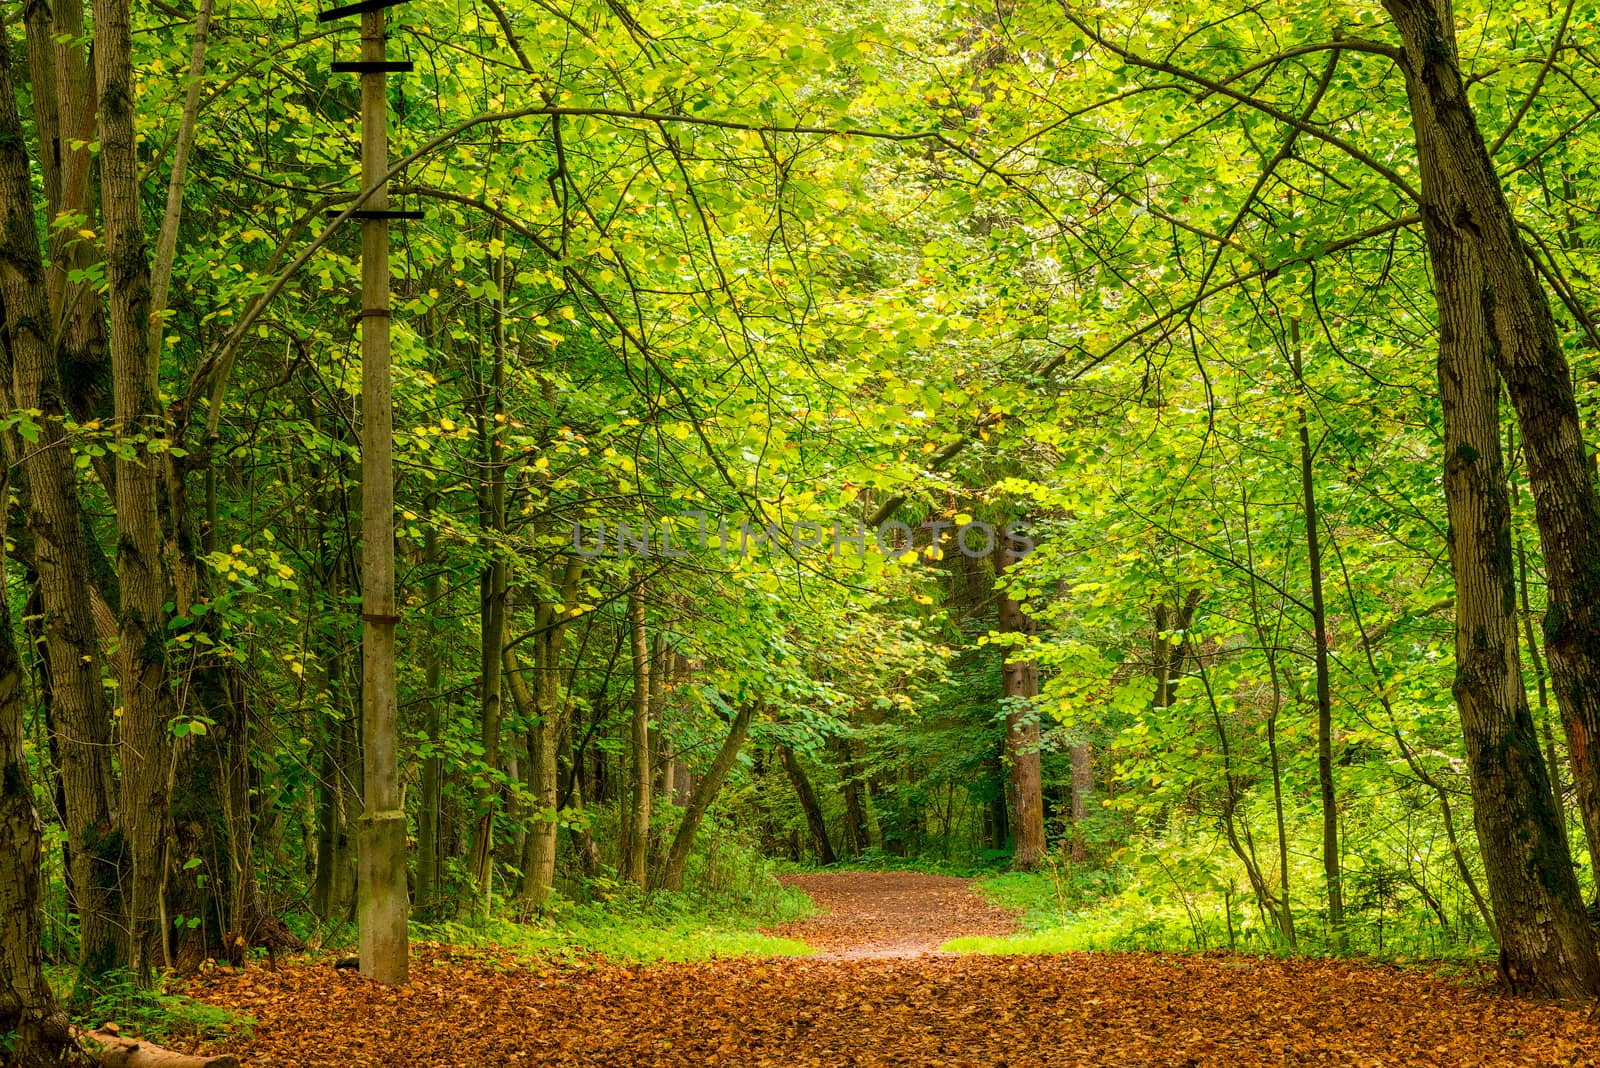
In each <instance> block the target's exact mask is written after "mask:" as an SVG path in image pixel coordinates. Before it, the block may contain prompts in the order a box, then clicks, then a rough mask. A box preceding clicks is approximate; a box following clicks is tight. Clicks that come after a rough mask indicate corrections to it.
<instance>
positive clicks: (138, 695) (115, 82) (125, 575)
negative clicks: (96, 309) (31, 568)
mask: <svg viewBox="0 0 1600 1068" xmlns="http://www.w3.org/2000/svg"><path fill="white" fill-rule="evenodd" d="M94 34H95V43H94V67H95V86H96V89H97V92H98V99H99V123H98V125H99V132H100V207H101V214H102V216H103V219H104V224H105V246H106V282H107V292H108V293H109V305H110V311H111V366H112V380H113V384H112V399H113V408H114V412H115V417H116V421H117V425H118V427H119V428H120V432H121V434H122V436H123V438H124V440H126V441H129V442H130V446H129V447H128V448H126V449H123V450H119V452H118V456H117V463H116V505H117V574H118V577H119V579H120V581H121V588H122V606H121V618H120V620H119V624H120V626H119V628H118V641H119V648H120V649H121V656H122V660H123V665H124V668H125V673H124V676H123V678H122V680H121V681H122V690H121V698H122V721H121V727H122V746H121V748H120V755H121V763H122V823H123V828H124V832H125V834H126V835H127V840H128V847H129V850H128V851H129V860H130V862H131V863H130V870H129V871H128V873H127V875H126V877H125V882H124V885H125V887H126V891H125V893H126V899H127V930H128V967H129V968H130V969H131V970H132V972H133V975H134V977H135V979H136V981H139V982H148V981H149V980H150V979H151V978H152V976H153V974H154V971H155V969H156V968H158V967H161V966H163V965H167V964H170V963H171V962H170V960H169V959H168V956H167V952H166V948H167V947H166V935H167V932H166V930H165V926H164V924H163V922H162V921H163V916H164V912H165V910H164V905H163V902H162V900H161V895H162V892H163V888H164V886H165V882H166V874H167V863H168V857H167V846H168V844H169V841H170V838H171V835H170V812H169V808H168V806H169V803H170V798H169V797H168V793H167V792H168V783H169V781H170V779H171V776H172V769H171V768H170V767H169V765H170V763H171V759H172V735H171V728H172V724H171V720H172V716H173V711H174V709H173V703H172V694H171V690H170V689H169V688H168V685H167V682H168V679H167V642H166V637H167V634H166V622H167V612H168V608H167V606H168V604H169V603H170V602H171V600H172V582H171V578H170V576H169V574H168V572H167V563H166V555H165V552H164V546H165V540H166V539H165V538H164V537H163V536H162V527H161V519H160V515H159V513H158V511H157V507H158V502H157V481H158V474H159V471H160V466H161V460H162V458H161V457H160V456H159V455H158V450H157V447H156V446H157V442H159V441H160V440H161V439H162V438H163V437H164V435H165V428H164V426H163V420H162V418H161V415H160V411H159V407H158V404H157V401H156V384H155V382H154V380H153V378H152V376H151V374H150V363H149V359H148V350H147V348H146V343H147V341H148V338H149V329H150V264H149V260H148V258H147V256H146V249H145V238H144V227H143V223H142V221H141V219H140V216H139V211H140V202H139V159H138V146H137V142H136V139H135V133H134V112H133V101H134V95H133V94H134V86H133V58H132V48H133V36H132V34H133V27H132V23H131V16H130V10H129V2H128V0H95V4H94ZM141 438H143V439H144V441H143V443H142V444H137V443H139V442H140V439H141Z"/></svg>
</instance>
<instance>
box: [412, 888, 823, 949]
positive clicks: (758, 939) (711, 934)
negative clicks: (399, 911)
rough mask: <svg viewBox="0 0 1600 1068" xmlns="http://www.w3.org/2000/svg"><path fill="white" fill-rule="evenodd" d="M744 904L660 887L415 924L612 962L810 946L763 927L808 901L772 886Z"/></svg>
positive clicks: (460, 937)
mask: <svg viewBox="0 0 1600 1068" xmlns="http://www.w3.org/2000/svg"><path fill="white" fill-rule="evenodd" d="M774 887H775V888H774V889H772V890H771V891H769V892H767V893H765V894H763V895H762V899H761V900H757V901H751V902H726V903H721V904H707V903H705V902H704V901H703V900H697V899H694V898H691V897H690V896H688V895H683V894H672V893H667V892H662V891H657V892H656V893H654V894H652V895H650V897H649V898H647V899H643V900H641V899H640V898H639V897H638V896H637V895H634V894H629V893H617V894H614V895H612V896H610V899H609V900H603V901H594V902H588V903H574V902H570V901H561V900H558V901H556V902H555V904H554V906H553V907H552V908H551V909H550V910H548V912H547V914H546V915H545V916H544V917H543V918H541V919H539V920H536V921H532V922H528V923H518V922H516V921H513V920H510V919H505V918H500V917H496V918H494V919H490V920H485V921H473V922H470V923H462V922H448V923H437V924H425V925H424V924H417V925H414V927H413V935H414V937H415V938H417V939H418V940H421V941H432V942H446V943H449V944H451V945H458V946H495V947H500V948H505V949H511V950H513V951H516V952H524V953H527V954H529V955H530V956H557V957H574V958H576V957H588V956H594V955H600V956H603V957H606V958H608V959H611V960H618V961H693V960H712V959H717V958H723V957H746V956H769V957H794V956H804V955H806V954H808V953H811V952H812V949H811V947H810V946H807V945H806V944H805V943H804V942H800V941H797V940H795V939H792V938H780V937H778V936H775V935H770V934H766V933H764V932H763V931H762V930H761V928H763V927H777V926H781V925H783V924H785V923H790V922H792V921H794V920H798V919H800V918H802V917H804V916H806V915H808V914H809V913H810V912H811V909H812V904H811V899H810V898H808V897H806V895H805V894H803V893H801V892H800V891H798V890H790V889H787V888H782V887H776V884H774Z"/></svg>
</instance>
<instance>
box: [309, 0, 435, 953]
mask: <svg viewBox="0 0 1600 1068" xmlns="http://www.w3.org/2000/svg"><path fill="white" fill-rule="evenodd" d="M399 2H400V0H363V2H361V3H356V4H351V5H348V6H346V7H340V8H335V9H333V10H331V11H324V12H322V13H320V14H319V16H318V18H319V19H320V20H321V21H323V22H330V21H332V20H334V19H337V18H344V17H346V16H350V15H359V16H360V17H361V59H360V61H359V62H356V63H335V64H334V65H333V69H334V70H335V71H348V72H351V73H358V74H360V75H361V187H362V189H364V190H365V189H372V188H374V187H376V191H375V192H374V193H373V194H372V195H371V196H370V197H368V198H367V201H366V203H365V204H363V205H362V206H361V209H360V210H358V211H357V212H356V213H355V216H356V218H358V219H360V220H361V314H360V321H361V653H362V675H361V773H362V805H363V810H362V814H361V831H360V836H359V840H358V847H357V848H358V858H359V859H358V865H357V872H358V876H357V877H358V883H359V885H358V888H357V893H358V895H359V905H358V910H357V920H358V923H359V925H360V938H361V973H362V974H363V975H366V976H369V977H371V978H373V979H376V980H377V981H378V982H380V983H389V984H398V983H404V982H405V981H406V979H407V976H408V973H409V964H410V961H409V957H410V954H409V940H408V936H407V932H406V921H407V917H408V914H409V912H410V901H409V899H408V897H407V890H406V814H405V809H404V808H403V807H402V802H401V795H400V769H399V738H400V732H399V722H398V721H399V712H398V705H399V703H398V701H397V699H396V692H395V690H396V687H395V637H394V631H395V625H396V624H397V623H398V622H399V621H400V617H399V613H398V609H397V607H396V605H395V594H394V457H393V451H394V409H393V398H392V395H391V390H390V385H391V382H390V378H391V376H390V366H389V220H390V219H392V218H396V217H410V216H411V215H412V214H413V213H410V212H392V211H390V210H389V193H388V182H387V180H386V177H385V176H386V175H387V173H388V170H389V130H388V113H389V98H388V87H387V83H388V75H389V73H390V72H391V71H394V72H399V71H405V70H409V69H410V67H411V64H410V63H404V62H401V63H395V62H390V61H388V60H386V59H385V58H384V9H385V8H387V7H390V6H393V5H394V4H396V3H399Z"/></svg>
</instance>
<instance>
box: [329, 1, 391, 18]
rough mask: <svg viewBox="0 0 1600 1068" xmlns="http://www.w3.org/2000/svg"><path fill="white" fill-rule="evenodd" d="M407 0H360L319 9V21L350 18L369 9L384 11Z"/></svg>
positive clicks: (363, 13)
mask: <svg viewBox="0 0 1600 1068" xmlns="http://www.w3.org/2000/svg"><path fill="white" fill-rule="evenodd" d="M405 2H406V0H360V2H359V3H355V4H346V5H344V6H343V7H334V8H329V9H328V10H327V11H319V12H317V21H318V22H332V21H333V20H334V19H342V18H349V17H350V16H351V15H365V14H366V13H367V12H369V11H382V10H383V9H384V8H386V7H394V6H396V5H398V4H403V3H405Z"/></svg>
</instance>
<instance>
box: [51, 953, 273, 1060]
mask: <svg viewBox="0 0 1600 1068" xmlns="http://www.w3.org/2000/svg"><path fill="white" fill-rule="evenodd" d="M46 974H47V975H48V977H49V979H50V983H51V985H52V986H53V987H54V988H55V990H56V996H57V998H58V999H59V1000H60V1001H61V1003H62V1004H63V1005H64V1006H66V1007H67V1009H68V1011H69V1014H70V1015H71V1016H72V1018H73V1022H74V1023H76V1024H78V1025H79V1026H81V1027H86V1028H89V1029H93V1028H96V1027H99V1026H100V1025H101V1024H103V1023H108V1022H113V1023H116V1024H118V1025H119V1026H120V1027H121V1028H122V1029H123V1033H124V1034H127V1035H130V1036H137V1037H140V1038H146V1039H149V1040H150V1041H152V1042H155V1043H163V1042H171V1041H173V1040H176V1039H196V1038H199V1039H206V1040H217V1039H223V1038H229V1037H233V1036H238V1035H248V1034H249V1033H250V1031H251V1030H252V1029H253V1028H254V1027H255V1024H256V1021H255V1019H254V1018H253V1017H251V1016H250V1015H249V1014H247V1013H242V1012H235V1011H233V1010H231V1009H224V1008H219V1007H217V1006H216V1005H207V1004H206V1003H205V1002H202V1001H196V1000H195V999H193V998H191V997H187V996H185V995H183V994H174V993H169V992H168V991H167V990H166V989H165V985H164V982H162V981H158V982H157V985H156V986H154V987H151V988H141V987H139V986H137V985H136V984H134V983H133V982H132V981H130V979H129V978H128V977H127V975H126V974H125V973H121V972H112V973H110V974H109V975H104V976H101V977H100V978H99V979H97V980H95V981H94V983H93V985H87V984H85V983H84V982H83V981H81V980H80V978H79V976H78V972H77V969H75V968H67V967H50V968H47V969H46Z"/></svg>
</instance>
